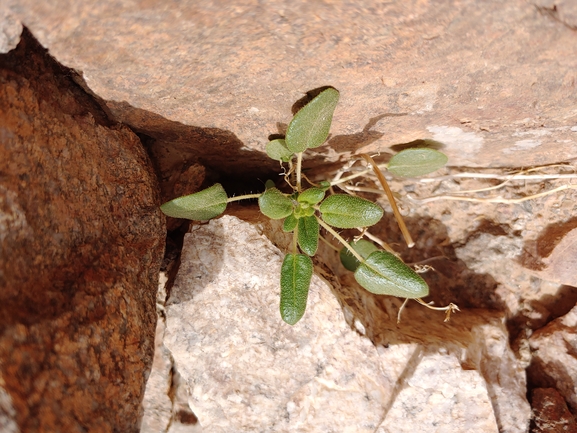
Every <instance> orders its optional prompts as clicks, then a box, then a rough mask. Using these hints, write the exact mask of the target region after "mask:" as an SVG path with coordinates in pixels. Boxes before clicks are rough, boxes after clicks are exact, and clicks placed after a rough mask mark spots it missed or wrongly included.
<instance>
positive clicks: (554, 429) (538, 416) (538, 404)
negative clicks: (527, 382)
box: [531, 388, 577, 433]
mask: <svg viewBox="0 0 577 433" xmlns="http://www.w3.org/2000/svg"><path fill="white" fill-rule="evenodd" d="M531 405H532V407H533V423H534V425H533V428H532V429H531V433H577V422H575V418H573V415H571V412H569V409H568V408H567V404H566V403H565V400H564V399H563V397H562V396H561V394H559V393H558V392H557V390H556V389H553V388H535V389H534V390H533V391H531Z"/></svg>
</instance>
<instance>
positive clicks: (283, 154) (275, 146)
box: [266, 138, 293, 162]
mask: <svg viewBox="0 0 577 433" xmlns="http://www.w3.org/2000/svg"><path fill="white" fill-rule="evenodd" d="M266 154H267V155H268V156H269V158H271V159H274V160H277V161H281V162H288V161H290V159H291V158H292V156H293V152H291V151H290V150H288V149H287V147H286V143H285V141H284V140H283V139H282V138H279V139H277V140H272V141H269V142H268V144H267V145H266Z"/></svg>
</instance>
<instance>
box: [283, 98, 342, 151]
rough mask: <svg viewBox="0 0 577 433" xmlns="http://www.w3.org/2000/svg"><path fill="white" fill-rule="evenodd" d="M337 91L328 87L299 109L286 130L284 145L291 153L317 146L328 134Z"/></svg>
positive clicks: (337, 99)
mask: <svg viewBox="0 0 577 433" xmlns="http://www.w3.org/2000/svg"><path fill="white" fill-rule="evenodd" d="M338 101H339V91H338V90H336V89H333V88H332V87H329V88H328V89H326V90H323V91H322V92H321V93H319V94H318V95H317V97H316V98H314V99H313V100H312V101H310V102H309V103H308V104H307V105H305V106H304V107H303V108H301V109H300V110H299V112H298V113H297V114H295V116H294V117H293V119H292V120H291V122H290V123H289V126H288V128H287V131H286V136H285V141H286V147H287V148H288V149H289V150H290V151H291V152H293V153H299V152H303V151H305V150H306V149H310V148H314V147H318V146H320V145H321V144H323V143H324V142H325V141H326V139H327V137H328V136H329V130H330V129H331V123H332V121H333V113H334V111H335V107H336V106H337V102H338Z"/></svg>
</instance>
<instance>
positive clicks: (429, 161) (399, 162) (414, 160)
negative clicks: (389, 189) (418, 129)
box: [387, 148, 447, 177]
mask: <svg viewBox="0 0 577 433" xmlns="http://www.w3.org/2000/svg"><path fill="white" fill-rule="evenodd" d="M446 163H447V156H446V155H445V154H444V153H441V152H439V151H438V150H434V149H428V148H415V149H405V150H403V151H401V152H399V153H397V154H396V155H395V156H393V157H392V158H391V160H390V161H389V165H388V167H387V168H388V170H389V171H390V172H391V173H393V174H394V175H395V176H401V177H416V176H422V175H424V174H429V173H432V172H433V171H435V170H438V169H439V168H441V167H443V166H444V165H445V164H446Z"/></svg>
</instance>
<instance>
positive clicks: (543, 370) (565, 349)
mask: <svg viewBox="0 0 577 433" xmlns="http://www.w3.org/2000/svg"><path fill="white" fill-rule="evenodd" d="M529 342H530V344H531V350H532V351H533V358H532V362H531V365H530V366H529V369H528V376H529V380H530V381H531V382H532V383H533V385H534V386H536V387H540V388H555V389H557V391H558V392H559V393H560V394H561V395H562V396H563V397H564V398H565V400H566V401H567V404H568V405H569V408H570V409H571V411H572V412H573V413H577V357H576V356H575V354H576V353H577V305H576V306H575V307H573V309H572V310H571V311H570V312H569V313H567V314H566V315H565V316H563V317H560V318H558V319H555V320H554V321H552V322H551V323H549V324H548V325H547V326H545V327H544V328H541V329H539V330H538V331H537V332H535V333H534V334H533V335H532V336H531V338H530V339H529Z"/></svg>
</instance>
